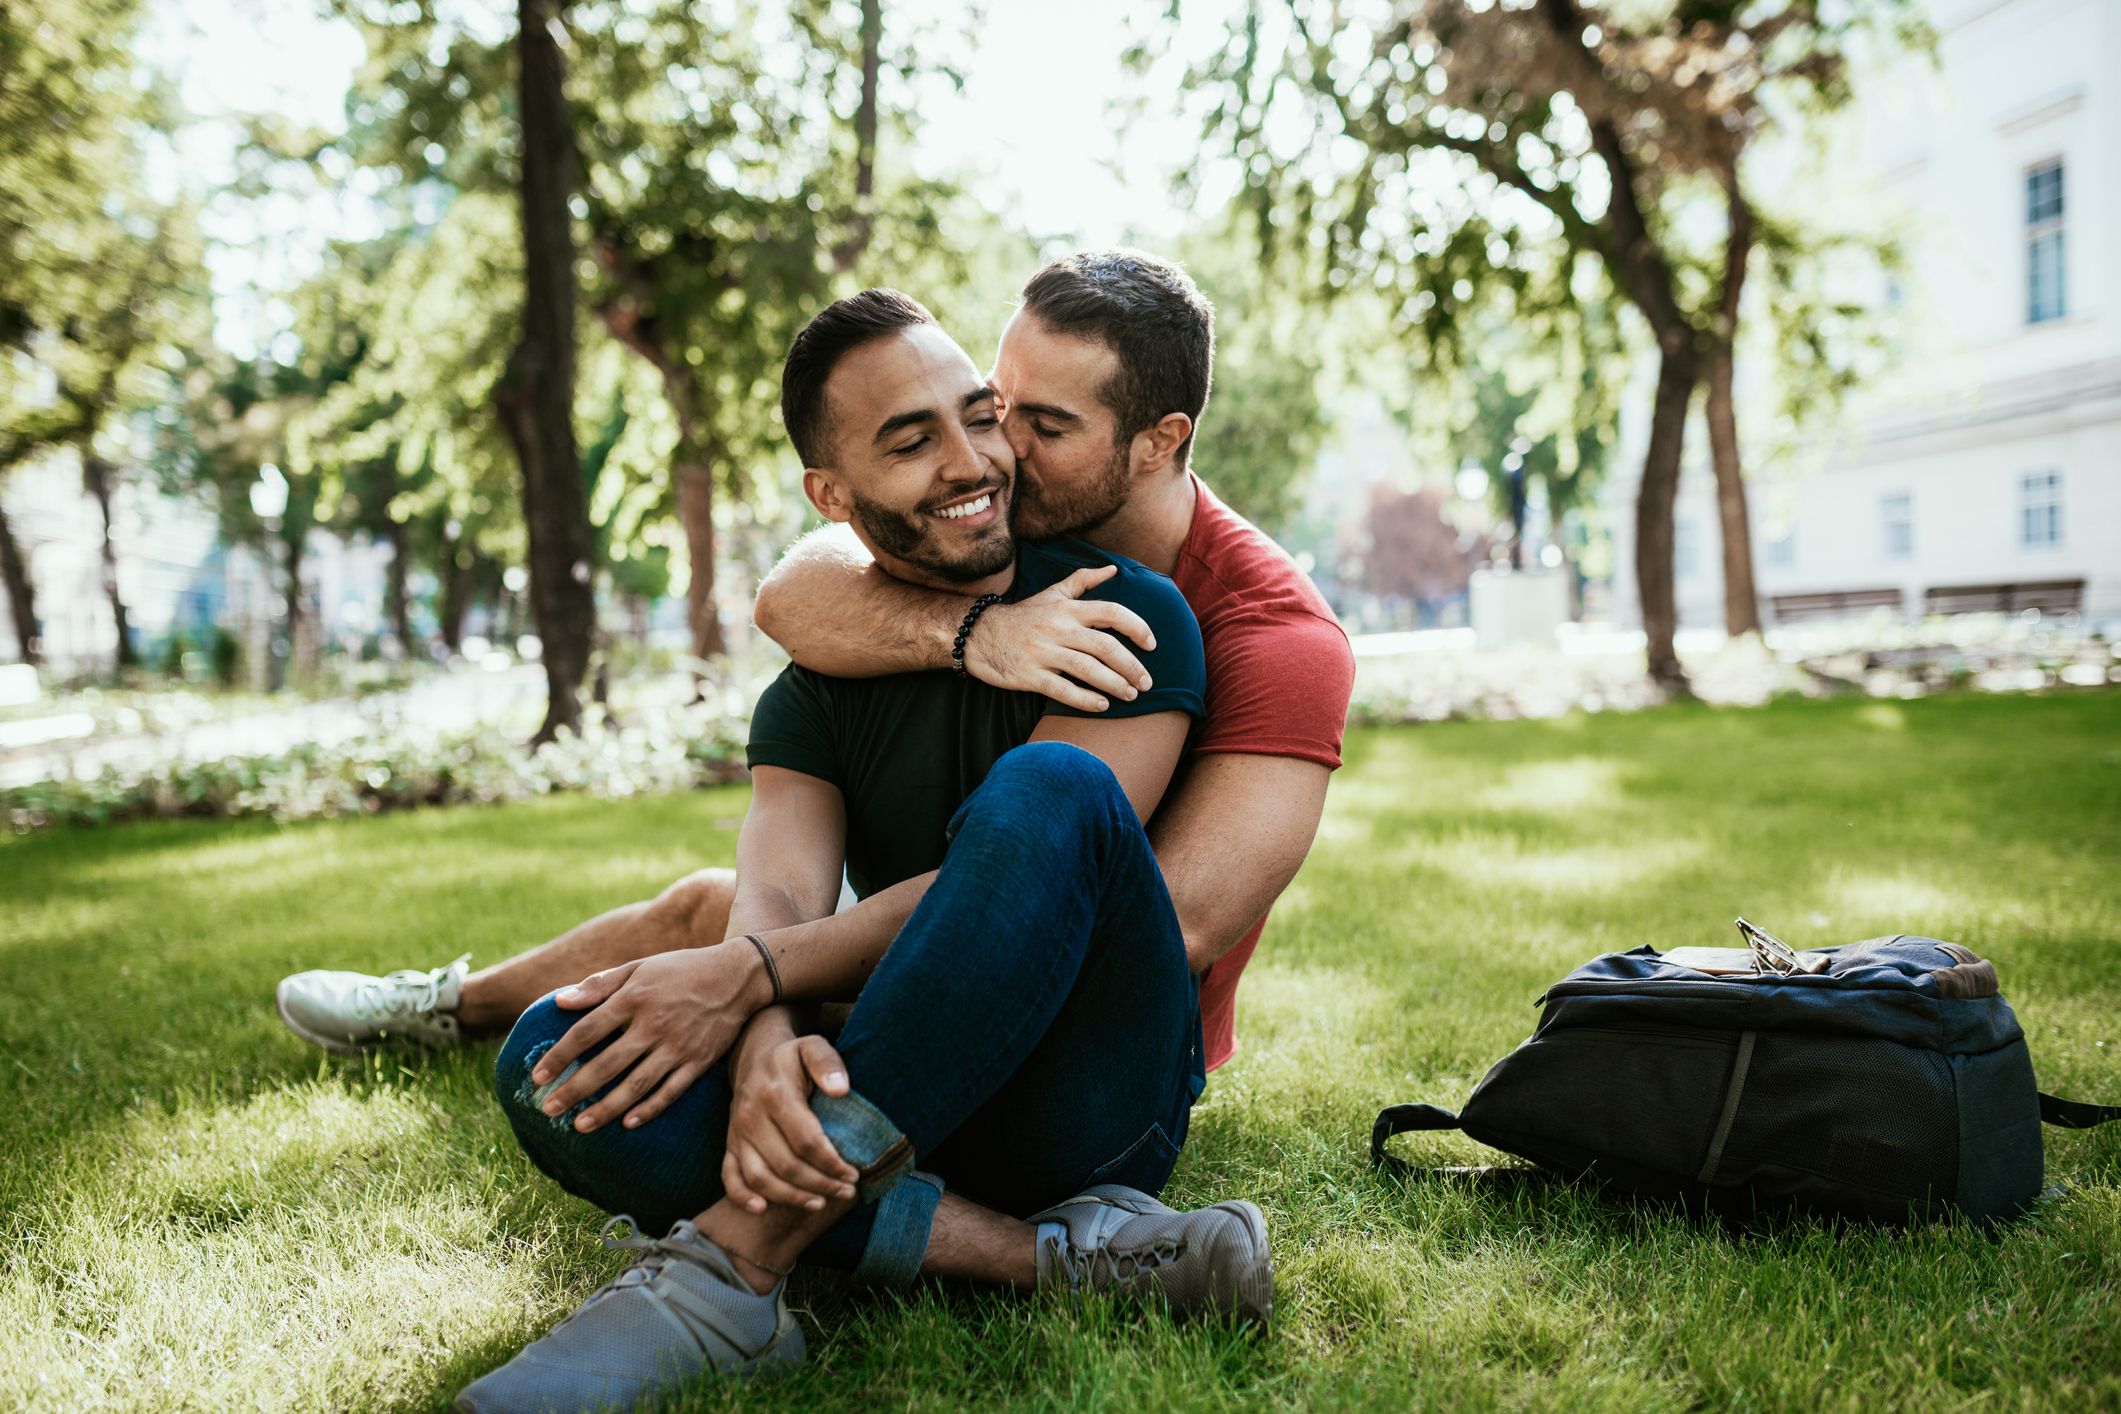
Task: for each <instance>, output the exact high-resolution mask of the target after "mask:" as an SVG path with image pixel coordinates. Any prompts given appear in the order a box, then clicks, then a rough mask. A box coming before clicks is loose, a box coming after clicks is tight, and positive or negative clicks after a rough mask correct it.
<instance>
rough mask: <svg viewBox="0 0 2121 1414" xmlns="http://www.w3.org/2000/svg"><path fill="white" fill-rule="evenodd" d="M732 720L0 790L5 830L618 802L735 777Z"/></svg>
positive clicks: (467, 733)
mask: <svg viewBox="0 0 2121 1414" xmlns="http://www.w3.org/2000/svg"><path fill="white" fill-rule="evenodd" d="M744 730H745V728H744V723H743V722H741V721H737V720H732V719H731V718H729V717H728V716H727V715H725V714H722V713H719V712H715V711H712V710H711V709H707V708H700V707H683V708H663V709H656V710H648V711H642V712H637V713H633V714H629V715H628V716H627V717H626V718H625V719H624V720H623V721H614V720H612V719H609V718H606V717H604V716H603V715H601V714H598V713H591V714H590V716H589V717H588V719H587V720H586V721H585V723H584V727H583V731H582V733H581V734H580V735H579V736H574V735H569V736H563V737H561V738H560V739H559V740H557V741H554V742H548V743H547V744H545V745H544V746H541V747H539V748H538V749H537V750H536V751H531V750H528V749H526V748H525V747H524V745H523V743H522V740H521V739H520V738H519V737H516V736H511V735H509V734H507V733H504V732H502V731H501V730H499V729H498V728H495V727H492V726H484V727H479V728H474V729H470V730H464V731H457V732H447V733H445V732H435V731H431V730H423V729H421V728H419V727H418V726H415V725H409V724H408V725H402V726H394V727H390V728H385V729H379V730H377V731H375V732H372V733H369V734H366V735H362V736H359V737H355V738H353V739H351V740H348V741H344V742H340V743H337V744H334V745H331V746H318V745H314V744H305V745H301V746H296V747H294V748H292V749H290V750H287V751H284V752H277V753H272V754H262V755H255V756H224V757H221V758H218V759H211V760H174V761H162V762H159V763H156V764H154V765H152V766H149V767H146V768H143V769H136V770H126V769H119V768H110V767H107V768H105V769H103V770H101V771H99V772H97V773H96V774H94V775H90V776H85V777H60V778H56V779H52V780H46V781H38V782H35V783H33V784H29V785H23V786H17V787H13V788H11V789H8V790H6V791H4V792H0V818H4V819H5V820H6V821H7V823H8V825H9V827H10V828H12V829H13V830H14V831H16V832H17V833H22V832H27V831H30V830H38V829H44V828H48V827H50V826H54V825H105V824H110V823H113V822H115V821H120V820H132V819H154V818H162V819H167V818H175V817H179V816H211V817H223V818H236V817H242V816H254V815H269V816H271V817H272V818H274V819H276V820H309V819H318V818H328V817H331V816H339V815H356V814H364V813H373V812H376V811H381V810H398V809H405V808H408V807H412V806H418V805H490V804H497V803H500V802H503V801H511V800H527V799H530V798H532V797H535V796H540V795H550V794H552V793H553V792H555V791H582V792H585V793H587V794H591V795H598V796H605V797H618V796H628V795H634V794H637V793H640V792H643V791H668V790H681V789H687V788H691V787H695V786H703V785H717V784H721V783H724V782H728V781H733V780H740V779H742V778H743V776H744V765H743V759H744V752H743V746H744Z"/></svg>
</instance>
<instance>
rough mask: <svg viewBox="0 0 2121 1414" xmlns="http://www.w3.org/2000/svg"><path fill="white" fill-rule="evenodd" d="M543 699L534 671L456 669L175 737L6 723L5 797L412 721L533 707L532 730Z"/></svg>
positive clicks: (64, 718) (1, 785) (63, 723)
mask: <svg viewBox="0 0 2121 1414" xmlns="http://www.w3.org/2000/svg"><path fill="white" fill-rule="evenodd" d="M544 693H545V674H544V670H543V669H541V668H540V667H539V666H538V665H537V664H535V663H519V664H516V665H514V666H511V667H509V668H507V669H505V670H503V671H500V672H486V671H483V670H481V669H478V668H463V669H457V670H454V671H451V672H448V673H445V674H439V675H437V676H434V677H430V678H427V679H425V680H423V681H421V682H418V683H415V684H414V685H413V686H411V687H408V688H405V689H402V690H401V691H397V692H385V693H377V694H375V695H373V696H370V697H361V698H352V697H347V698H334V699H331V700H329V701H324V702H300V703H290V704H289V705H288V706H286V707H284V708H277V709H272V710H265V711H260V710H255V709H250V710H244V711H240V712H237V713H233V714H231V715H229V716H227V717H220V718H215V719H213V720H211V721H206V722H201V723H199V724H197V725H196V726H191V727H186V728H183V729H181V730H178V731H173V732H150V731H142V732H136V733H129V734H123V735H104V736H98V737H93V738H90V739H87V740H84V739H83V737H84V736H85V735H86V730H85V726H84V724H89V723H90V719H88V718H87V717H85V716H83V715H82V714H80V713H69V712H56V713H54V714H53V715H52V716H49V717H28V718H18V719H16V720H14V721H11V722H9V723H7V724H6V725H7V727H8V728H9V740H10V742H12V743H14V745H13V746H12V749H9V748H8V745H7V744H5V743H0V789H6V788H9V787H13V786H23V785H30V784H32V783H34V782H37V781H44V780H52V779H56V778H63V777H66V776H74V777H76V778H82V777H89V776H94V775H95V774H97V773H98V772H99V771H101V770H103V769H104V768H105V767H107V766H108V767H117V768H120V769H123V770H129V771H139V770H141V769H143V768H146V767H150V766H154V765H159V764H161V763H164V762H169V761H199V760H216V759H219V758H221V757H225V756H257V755H262V754H267V753H271V752H279V751H285V750H287V749H288V748H290V747H292V746H295V745H298V744H300V743H303V742H313V743H316V744H318V745H323V746H330V745H334V744H336V743H339V742H342V741H346V740H348V739H350V738H353V737H357V736H360V735H363V734H364V733H367V732H371V731H375V730H377V729H379V728H383V727H387V726H390V725H392V724H393V723H396V722H401V721H408V720H409V721H416V722H418V723H420V724H421V725H422V726H425V727H431V728H434V729H436V730H441V731H454V730H462V729H464V728H468V727H475V726H479V725H481V724H484V723H490V722H495V721H499V720H501V719H503V718H505V717H507V716H508V715H509V714H510V713H511V712H512V711H515V710H516V709H518V708H520V707H528V708H530V709H531V713H532V720H533V724H534V722H535V713H536V709H537V707H538V705H539V704H541V703H542V702H543V700H544ZM528 730H529V728H527V727H526V728H525V731H526V732H527V731H528Z"/></svg>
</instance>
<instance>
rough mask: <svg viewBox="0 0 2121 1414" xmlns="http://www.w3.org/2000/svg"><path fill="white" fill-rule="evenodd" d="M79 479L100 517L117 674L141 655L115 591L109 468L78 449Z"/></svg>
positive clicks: (136, 664) (115, 557) (137, 663)
mask: <svg viewBox="0 0 2121 1414" xmlns="http://www.w3.org/2000/svg"><path fill="white" fill-rule="evenodd" d="M81 479H82V480H83V481H84V482H86V483H87V485H88V494H89V495H90V496H92V497H93V498H94V499H95V502H96V510H97V512H98V513H100V514H101V516H102V517H103V545H102V560H103V595H104V597H105V598H106V599H108V600H110V616H111V621H112V622H113V623H115V624H116V625H117V629H118V651H117V653H116V655H115V656H114V657H113V658H112V659H111V666H112V667H113V668H114V669H115V670H116V671H118V672H124V671H125V670H126V669H128V668H137V667H139V666H140V655H139V654H138V653H137V652H136V651H135V650H134V648H133V630H132V624H131V621H130V620H129V618H128V617H127V615H126V612H125V598H124V596H123V595H121V594H120V593H119V592H118V541H117V538H116V536H114V535H113V534H112V531H111V514H110V499H111V466H110V463H109V462H107V461H105V460H103V458H101V457H99V456H97V455H96V454H95V453H94V452H93V451H90V450H89V449H88V448H87V447H85V446H84V447H83V448H82V449H81Z"/></svg>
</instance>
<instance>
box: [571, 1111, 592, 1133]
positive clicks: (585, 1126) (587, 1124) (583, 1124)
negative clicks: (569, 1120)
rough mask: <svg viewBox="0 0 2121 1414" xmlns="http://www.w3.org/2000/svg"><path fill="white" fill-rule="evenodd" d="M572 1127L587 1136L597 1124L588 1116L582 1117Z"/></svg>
mask: <svg viewBox="0 0 2121 1414" xmlns="http://www.w3.org/2000/svg"><path fill="white" fill-rule="evenodd" d="M574 1127H575V1128H576V1129H578V1130H580V1131H581V1132H582V1133H584V1134H587V1133H588V1132H589V1131H590V1130H592V1129H595V1128H596V1127H597V1122H596V1121H595V1120H593V1119H591V1118H590V1117H589V1116H588V1115H583V1116H582V1117H581V1118H580V1119H578V1120H576V1121H575V1122H574Z"/></svg>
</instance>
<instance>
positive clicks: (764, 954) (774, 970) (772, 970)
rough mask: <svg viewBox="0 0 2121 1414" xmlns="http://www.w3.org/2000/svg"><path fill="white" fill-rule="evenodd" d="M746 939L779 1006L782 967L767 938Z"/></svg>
mask: <svg viewBox="0 0 2121 1414" xmlns="http://www.w3.org/2000/svg"><path fill="white" fill-rule="evenodd" d="M744 941H745V942H748V943H750V944H751V946H753V947H755V948H757V949H758V950H759V961H760V962H763V963H765V964H766V976H767V977H768V978H769V979H771V981H772V982H773V1001H772V1002H771V1003H769V1005H772V1006H779V1005H780V1004H781V969H780V968H778V967H776V966H774V962H773V949H772V948H769V947H767V946H766V940H765V939H764V938H761V937H760V936H759V935H758V934H756V933H746V934H745V935H744ZM767 1270H769V1271H770V1270H772V1269H771V1268H768V1269H767Z"/></svg>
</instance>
